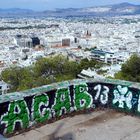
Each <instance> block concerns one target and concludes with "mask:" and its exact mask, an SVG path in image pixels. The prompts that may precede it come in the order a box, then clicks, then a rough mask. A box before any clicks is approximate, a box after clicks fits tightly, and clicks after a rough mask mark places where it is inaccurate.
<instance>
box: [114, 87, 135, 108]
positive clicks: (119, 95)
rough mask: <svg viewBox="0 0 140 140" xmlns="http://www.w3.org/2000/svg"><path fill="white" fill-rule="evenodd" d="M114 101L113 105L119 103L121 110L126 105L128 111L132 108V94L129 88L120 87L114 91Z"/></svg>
mask: <svg viewBox="0 0 140 140" xmlns="http://www.w3.org/2000/svg"><path fill="white" fill-rule="evenodd" d="M113 93H114V99H113V101H112V103H113V104H116V103H119V104H118V107H119V108H124V105H125V104H126V106H127V107H128V109H131V108H132V103H131V101H132V97H133V95H132V92H131V91H129V90H128V87H122V86H121V85H118V86H117V88H116V89H115V90H114V92H113Z"/></svg>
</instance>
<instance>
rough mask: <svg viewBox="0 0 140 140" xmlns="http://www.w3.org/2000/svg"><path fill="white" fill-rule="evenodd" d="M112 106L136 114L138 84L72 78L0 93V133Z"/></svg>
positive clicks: (139, 93)
mask: <svg viewBox="0 0 140 140" xmlns="http://www.w3.org/2000/svg"><path fill="white" fill-rule="evenodd" d="M99 107H102V108H113V109H117V110H121V111H123V112H128V113H132V114H134V115H139V113H140V84H138V83H131V82H126V81H119V80H110V79H104V80H103V79H102V80H101V79H99V80H93V79H90V80H74V81H66V82H62V83H56V84H52V85H48V86H42V87H40V88H35V89H31V90H27V91H23V92H16V93H10V94H9V95H2V96H0V134H2V135H9V134H14V133H16V132H17V131H20V130H23V131H24V130H26V129H28V128H30V127H32V126H36V125H38V124H45V123H46V122H47V121H48V120H51V119H54V118H59V117H61V116H63V115H64V114H70V113H71V112H77V111H80V110H84V109H89V108H93V109H96V108H99Z"/></svg>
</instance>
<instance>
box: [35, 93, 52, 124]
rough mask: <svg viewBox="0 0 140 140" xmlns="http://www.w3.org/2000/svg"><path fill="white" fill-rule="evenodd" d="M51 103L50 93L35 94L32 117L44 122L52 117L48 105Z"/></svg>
mask: <svg viewBox="0 0 140 140" xmlns="http://www.w3.org/2000/svg"><path fill="white" fill-rule="evenodd" d="M48 105H49V97H48V95H45V94H43V95H39V96H35V97H34V99H33V105H32V106H33V110H32V111H33V113H32V118H33V120H35V121H36V122H39V123H42V122H44V121H46V120H48V119H50V118H51V111H50V109H49V108H47V106H48Z"/></svg>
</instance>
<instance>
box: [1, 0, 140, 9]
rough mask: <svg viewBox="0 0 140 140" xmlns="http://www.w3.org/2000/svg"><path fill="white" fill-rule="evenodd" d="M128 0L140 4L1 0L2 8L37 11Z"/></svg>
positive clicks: (87, 0)
mask: <svg viewBox="0 0 140 140" xmlns="http://www.w3.org/2000/svg"><path fill="white" fill-rule="evenodd" d="M56 1H57V2H56ZM123 2H128V3H132V4H137V5H140V1H139V0H117V1H116V0H105V1H102V0H98V1H93V0H86V1H85V0H70V1H66V0H30V1H29V0H12V1H11V0H5V1H0V8H1V9H7V8H23V9H32V10H35V11H42V10H54V9H56V8H82V7H83V8H84V7H92V6H103V5H110V4H118V3H123Z"/></svg>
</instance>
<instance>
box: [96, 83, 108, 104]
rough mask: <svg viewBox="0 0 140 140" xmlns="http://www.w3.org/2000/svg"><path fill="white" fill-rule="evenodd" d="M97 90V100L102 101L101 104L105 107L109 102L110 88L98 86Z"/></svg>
mask: <svg viewBox="0 0 140 140" xmlns="http://www.w3.org/2000/svg"><path fill="white" fill-rule="evenodd" d="M94 90H96V91H97V92H96V95H95V100H98V99H99V100H100V102H101V104H103V105H105V104H107V102H108V93H109V88H108V87H107V86H103V87H102V86H101V85H97V86H95V87H94Z"/></svg>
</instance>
